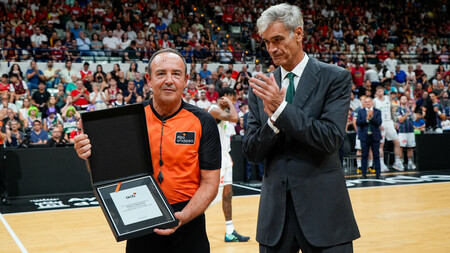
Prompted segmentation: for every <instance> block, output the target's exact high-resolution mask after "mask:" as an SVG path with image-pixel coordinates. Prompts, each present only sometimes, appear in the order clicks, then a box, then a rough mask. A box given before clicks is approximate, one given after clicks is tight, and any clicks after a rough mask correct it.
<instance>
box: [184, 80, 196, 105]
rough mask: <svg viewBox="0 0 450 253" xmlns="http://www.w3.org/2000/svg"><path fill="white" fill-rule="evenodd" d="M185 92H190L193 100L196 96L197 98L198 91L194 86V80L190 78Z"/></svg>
mask: <svg viewBox="0 0 450 253" xmlns="http://www.w3.org/2000/svg"><path fill="white" fill-rule="evenodd" d="M186 93H190V94H191V98H192V99H193V100H194V101H196V100H198V98H199V92H198V90H197V88H196V82H195V81H193V80H190V81H189V82H188V85H187V90H186Z"/></svg>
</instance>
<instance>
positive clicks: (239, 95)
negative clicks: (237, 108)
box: [234, 82, 245, 102]
mask: <svg viewBox="0 0 450 253" xmlns="http://www.w3.org/2000/svg"><path fill="white" fill-rule="evenodd" d="M234 90H235V91H236V99H237V101H241V102H244V96H245V91H244V85H242V83H241V82H236V85H235V86H234Z"/></svg>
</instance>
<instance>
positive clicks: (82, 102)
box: [71, 80, 89, 108]
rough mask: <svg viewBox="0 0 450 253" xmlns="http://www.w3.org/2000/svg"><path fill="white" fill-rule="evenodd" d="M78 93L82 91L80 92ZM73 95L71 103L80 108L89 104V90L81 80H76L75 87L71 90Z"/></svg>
mask: <svg viewBox="0 0 450 253" xmlns="http://www.w3.org/2000/svg"><path fill="white" fill-rule="evenodd" d="M80 93H84V95H83V94H80ZM71 95H72V97H73V104H74V105H76V106H79V107H81V108H86V107H87V105H89V92H88V91H87V90H86V88H85V87H84V85H83V81H81V80H78V81H77V88H76V89H75V90H73V91H72V92H71Z"/></svg>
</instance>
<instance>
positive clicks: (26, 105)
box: [18, 98, 31, 122]
mask: <svg viewBox="0 0 450 253" xmlns="http://www.w3.org/2000/svg"><path fill="white" fill-rule="evenodd" d="M30 107H31V101H30V99H29V98H25V99H24V100H23V101H22V107H21V108H20V109H19V113H18V115H19V118H20V120H21V121H22V122H24V121H25V119H26V118H27V117H28V109H30Z"/></svg>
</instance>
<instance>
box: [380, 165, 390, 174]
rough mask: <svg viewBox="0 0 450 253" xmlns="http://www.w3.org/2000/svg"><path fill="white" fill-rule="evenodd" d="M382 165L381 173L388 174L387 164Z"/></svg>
mask: <svg viewBox="0 0 450 253" xmlns="http://www.w3.org/2000/svg"><path fill="white" fill-rule="evenodd" d="M380 165H381V172H388V171H389V168H388V167H387V166H386V164H384V163H380Z"/></svg>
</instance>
